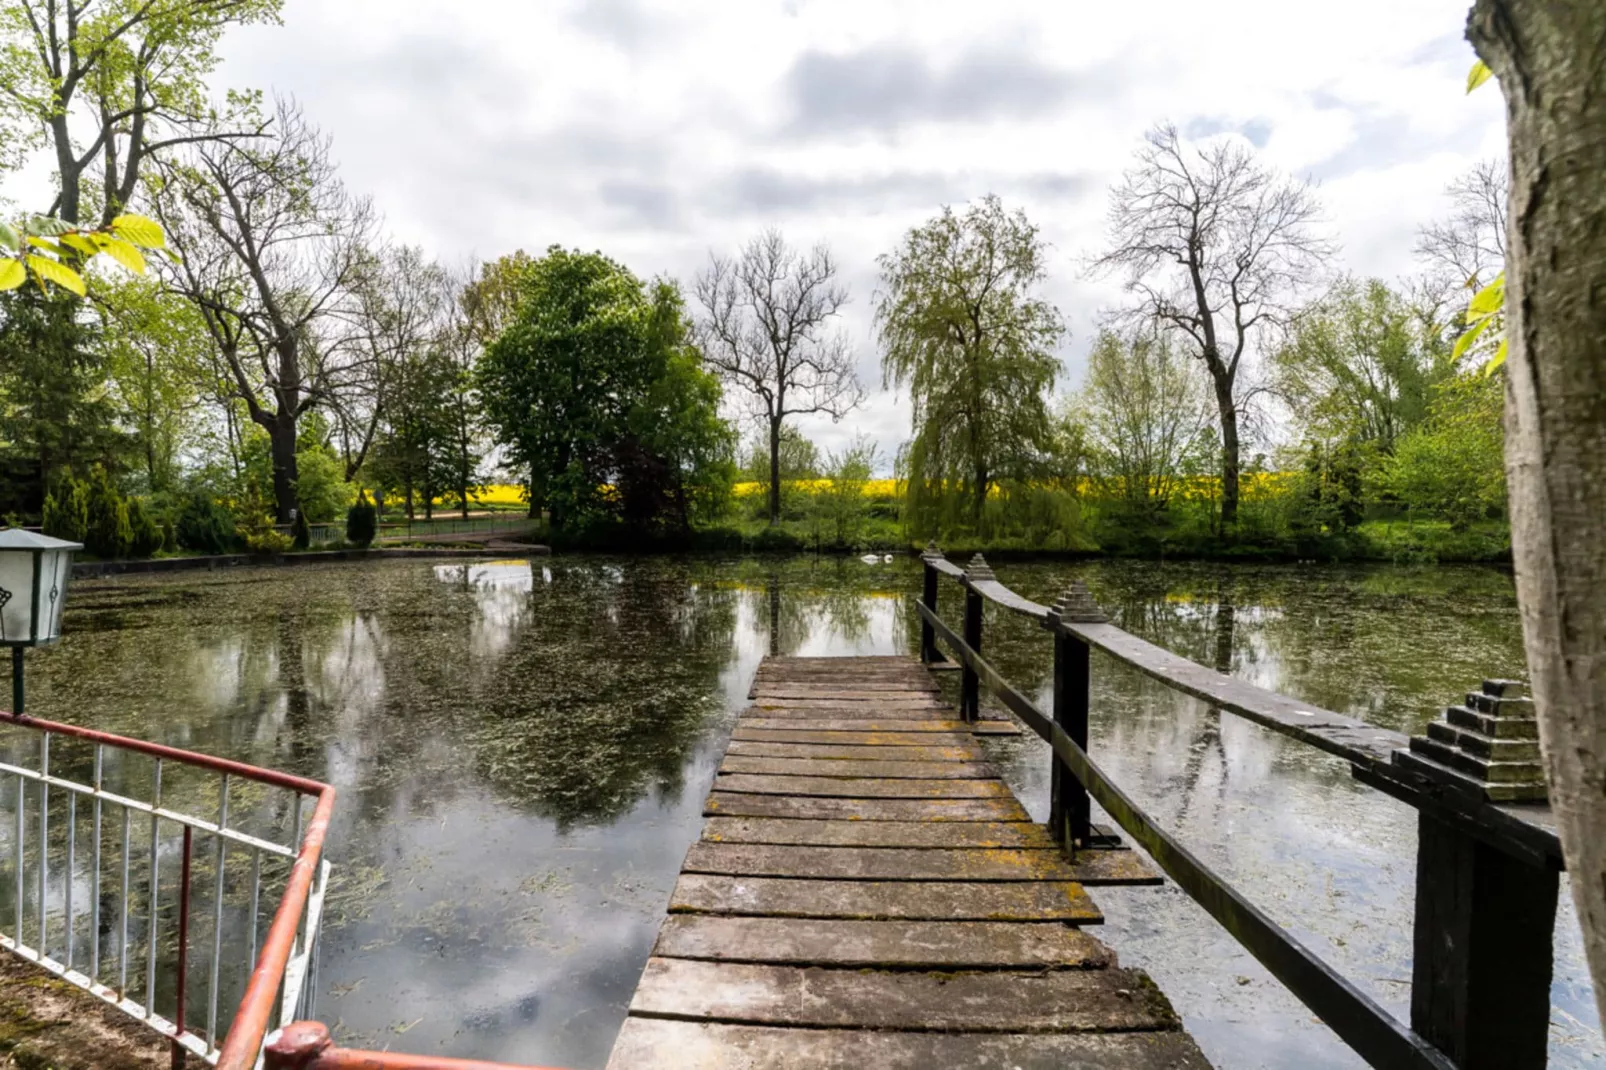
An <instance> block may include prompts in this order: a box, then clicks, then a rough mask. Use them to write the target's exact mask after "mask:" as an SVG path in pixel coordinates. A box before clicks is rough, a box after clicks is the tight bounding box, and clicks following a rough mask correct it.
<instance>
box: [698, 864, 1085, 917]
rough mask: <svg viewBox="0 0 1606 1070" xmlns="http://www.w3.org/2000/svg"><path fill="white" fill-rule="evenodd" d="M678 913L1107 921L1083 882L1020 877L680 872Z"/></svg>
mask: <svg viewBox="0 0 1606 1070" xmlns="http://www.w3.org/2000/svg"><path fill="white" fill-rule="evenodd" d="M669 910H670V912H671V913H675V914H688V913H689V914H732V915H756V916H766V917H780V918H858V919H864V920H872V919H881V918H903V919H907V920H911V921H921V920H924V921H1032V922H1049V921H1062V922H1070V923H1074V924H1077V925H1094V924H1097V923H1099V922H1102V921H1103V920H1104V915H1103V914H1101V913H1099V909H1098V907H1096V906H1094V905H1093V900H1091V899H1090V898H1088V895H1087V893H1086V892H1085V891H1083V890H1082V886H1081V885H1080V884H1075V883H1072V882H1067V881H1022V882H1019V883H1014V884H1004V883H986V884H965V883H962V882H958V881H930V882H924V883H922V882H918V881H842V880H832V881H819V880H787V879H784V878H775V877H729V876H722V875H719V874H699V873H682V874H681V875H680V879H679V880H677V881H676V882H675V890H674V892H673V893H672V895H671V896H670V900H669Z"/></svg>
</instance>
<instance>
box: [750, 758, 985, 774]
mask: <svg viewBox="0 0 1606 1070" xmlns="http://www.w3.org/2000/svg"><path fill="white" fill-rule="evenodd" d="M719 771H720V772H721V773H752V774H755V775H759V776H806V777H877V778H880V779H886V780H892V779H897V780H981V779H986V778H988V777H991V776H992V775H993V770H992V767H991V766H989V765H987V764H986V763H984V762H899V761H889V762H864V761H853V760H849V759H843V758H838V759H831V758H748V757H744V756H742V755H739V754H733V755H730V756H728V757H726V759H725V761H724V762H723V763H721V765H720V767H719Z"/></svg>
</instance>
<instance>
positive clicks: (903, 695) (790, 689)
mask: <svg viewBox="0 0 1606 1070" xmlns="http://www.w3.org/2000/svg"><path fill="white" fill-rule="evenodd" d="M750 694H751V695H752V697H753V698H755V699H758V700H760V701H767V700H770V699H779V700H782V701H789V700H791V699H813V700H816V701H824V700H827V699H841V700H843V701H846V702H932V701H934V700H936V694H937V689H936V688H918V687H908V686H898V687H879V688H867V687H863V686H861V685H860V683H859V682H858V681H857V680H852V681H844V682H842V683H839V684H768V683H765V684H757V685H755V686H754V687H753V689H752V691H751V692H750Z"/></svg>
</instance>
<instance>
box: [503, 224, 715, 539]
mask: <svg viewBox="0 0 1606 1070" xmlns="http://www.w3.org/2000/svg"><path fill="white" fill-rule="evenodd" d="M524 285H525V291H524V296H523V300H522V302H521V305H520V312H519V315H518V318H517V320H516V322H515V323H514V324H513V326H511V327H510V328H508V330H507V331H505V332H504V333H503V334H502V335H501V337H499V338H498V339H497V340H496V341H495V342H494V343H492V345H491V346H490V348H489V349H487V350H486V352H485V355H484V357H483V358H482V360H481V362H480V366H479V369H478V385H479V389H480V392H481V395H482V397H483V399H484V404H485V410H486V416H487V420H488V423H489V424H490V426H491V428H492V429H493V430H494V432H495V433H496V435H497V438H498V441H499V443H500V444H501V446H502V447H503V449H504V450H505V451H506V453H507V454H508V458H509V460H510V461H511V462H512V463H514V464H516V465H518V466H519V467H521V468H524V467H527V468H528V470H529V471H530V487H531V497H532V504H533V505H535V506H536V507H540V506H544V507H545V508H546V509H547V511H548V513H549V515H550V518H551V523H552V526H553V527H554V528H557V529H564V528H570V527H575V528H583V527H586V526H588V525H593V524H607V523H627V524H629V525H631V526H633V527H656V526H659V525H663V524H668V525H673V526H680V527H684V526H686V525H688V524H689V523H690V522H691V519H692V517H693V515H694V514H695V513H696V512H697V511H698V510H699V509H704V508H709V507H712V506H713V505H715V504H716V503H717V502H718V501H719V500H720V499H722V498H723V497H724V496H725V495H728V492H729V487H730V484H731V482H732V474H733V471H732V470H733V466H732V464H731V459H730V454H731V451H732V446H733V444H732V440H731V435H730V432H729V429H728V427H727V426H726V425H725V424H724V422H723V421H722V420H720V418H719V415H718V404H719V386H718V383H717V382H716V381H714V380H713V379H712V377H710V376H709V375H708V373H707V372H705V371H704V370H703V369H702V367H701V366H700V362H699V360H698V356H697V352H696V350H695V348H694V347H692V345H691V344H690V339H689V337H688V332H687V327H686V323H685V320H684V316H683V312H682V307H681V302H680V295H679V292H678V291H677V290H676V289H675V287H674V286H673V284H670V283H663V282H661V283H657V284H654V285H653V286H652V288H651V290H650V292H649V290H648V288H647V287H646V286H644V285H643V284H642V282H641V281H640V280H638V279H637V278H636V277H635V276H634V275H632V274H631V273H630V272H629V271H628V270H626V269H625V268H624V267H622V266H621V265H619V264H618V263H616V262H614V261H612V260H609V259H608V258H607V257H604V256H602V255H601V254H600V253H580V252H569V251H567V250H563V249H560V248H557V247H553V248H552V249H550V250H549V251H548V253H547V255H546V256H545V257H543V258H542V259H540V260H538V261H536V262H535V263H534V264H532V265H531V267H530V269H529V271H528V273H527V274H526V276H525V279H524ZM610 487H611V488H614V489H613V490H610V489H609V488H610Z"/></svg>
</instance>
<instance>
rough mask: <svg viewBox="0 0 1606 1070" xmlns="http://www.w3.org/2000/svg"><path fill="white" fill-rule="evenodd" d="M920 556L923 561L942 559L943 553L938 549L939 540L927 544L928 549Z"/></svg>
mask: <svg viewBox="0 0 1606 1070" xmlns="http://www.w3.org/2000/svg"><path fill="white" fill-rule="evenodd" d="M920 556H921V558H922V559H926V558H937V557H941V556H942V551H941V550H939V549H937V540H936V539H932V540H931V541H930V542H928V543H926V548H925V550H924V552H922V553H921V555H920Z"/></svg>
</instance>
